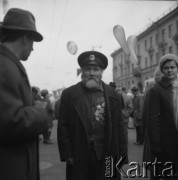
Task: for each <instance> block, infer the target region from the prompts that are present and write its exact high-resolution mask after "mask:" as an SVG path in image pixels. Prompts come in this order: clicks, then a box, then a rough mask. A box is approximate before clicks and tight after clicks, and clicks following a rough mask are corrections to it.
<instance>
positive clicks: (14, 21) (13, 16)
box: [0, 8, 43, 42]
mask: <svg viewBox="0 0 178 180" xmlns="http://www.w3.org/2000/svg"><path fill="white" fill-rule="evenodd" d="M0 27H1V28H2V29H3V28H4V29H8V30H16V31H18V30H19V31H26V32H29V33H30V34H31V35H32V36H33V38H34V41H37V42H39V41H42V40H43V36H42V35H41V34H40V33H39V32H37V29H36V24H35V17H34V16H33V14H32V13H31V12H29V11H27V10H23V9H19V8H11V9H9V10H8V12H7V13H6V15H5V17H4V19H3V22H2V25H0Z"/></svg>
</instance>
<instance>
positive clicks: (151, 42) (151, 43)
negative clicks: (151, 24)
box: [150, 36, 153, 47]
mask: <svg viewBox="0 0 178 180" xmlns="http://www.w3.org/2000/svg"><path fill="white" fill-rule="evenodd" d="M152 46H153V38H152V36H151V37H150V47H152Z"/></svg>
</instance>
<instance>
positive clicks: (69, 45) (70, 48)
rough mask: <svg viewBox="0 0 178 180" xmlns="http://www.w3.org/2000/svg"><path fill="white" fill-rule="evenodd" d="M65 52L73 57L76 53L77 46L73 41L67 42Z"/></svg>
mask: <svg viewBox="0 0 178 180" xmlns="http://www.w3.org/2000/svg"><path fill="white" fill-rule="evenodd" d="M67 50H68V51H69V53H70V54H72V55H75V54H76V53H77V51H78V47H77V44H76V43H75V42H74V41H68V43H67Z"/></svg>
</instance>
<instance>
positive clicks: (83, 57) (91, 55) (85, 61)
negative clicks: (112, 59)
mask: <svg viewBox="0 0 178 180" xmlns="http://www.w3.org/2000/svg"><path fill="white" fill-rule="evenodd" d="M78 64H79V66H80V67H84V66H87V65H96V66H99V67H101V68H103V69H106V67H107V66H108V59H107V57H106V56H105V55H104V54H102V53H100V52H98V51H86V52H83V53H82V54H80V55H79V57H78Z"/></svg>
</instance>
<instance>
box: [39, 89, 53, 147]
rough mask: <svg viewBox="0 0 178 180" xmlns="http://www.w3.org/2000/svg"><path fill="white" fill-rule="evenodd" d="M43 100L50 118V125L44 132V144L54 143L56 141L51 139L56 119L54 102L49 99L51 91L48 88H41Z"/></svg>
mask: <svg viewBox="0 0 178 180" xmlns="http://www.w3.org/2000/svg"><path fill="white" fill-rule="evenodd" d="M41 96H42V101H43V102H44V103H46V107H45V110H46V112H47V114H48V116H49V119H50V127H49V129H47V130H46V131H45V132H44V133H43V144H54V142H53V141H52V140H51V139H50V137H51V132H52V127H53V120H54V111H53V107H52V103H51V101H50V99H49V92H48V90H47V89H43V90H41Z"/></svg>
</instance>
